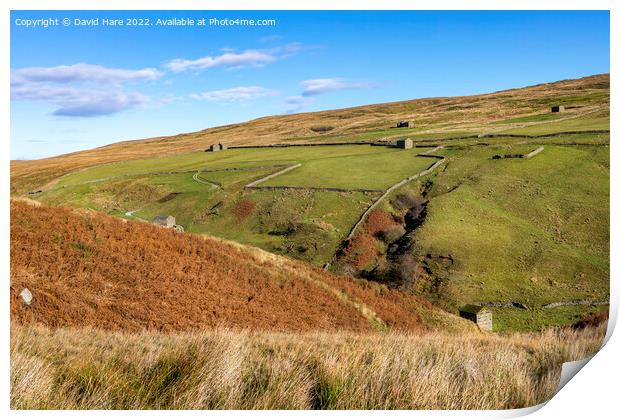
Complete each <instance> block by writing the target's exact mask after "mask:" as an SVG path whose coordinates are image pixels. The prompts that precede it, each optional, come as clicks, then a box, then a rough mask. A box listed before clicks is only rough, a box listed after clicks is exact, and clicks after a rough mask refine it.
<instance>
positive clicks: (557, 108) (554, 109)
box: [551, 105, 564, 112]
mask: <svg viewBox="0 0 620 420" xmlns="http://www.w3.org/2000/svg"><path fill="white" fill-rule="evenodd" d="M551 112H564V105H554V106H552V107H551Z"/></svg>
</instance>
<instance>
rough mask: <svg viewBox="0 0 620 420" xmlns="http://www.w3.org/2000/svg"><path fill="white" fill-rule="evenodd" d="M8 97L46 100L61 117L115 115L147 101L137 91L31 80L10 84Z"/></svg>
mask: <svg viewBox="0 0 620 420" xmlns="http://www.w3.org/2000/svg"><path fill="white" fill-rule="evenodd" d="M11 100H24V101H36V102H45V103H49V104H52V105H55V106H57V107H58V109H56V110H55V111H54V112H53V115H57V116H64V117H96V116H101V115H110V114H115V113H117V112H120V111H124V110H127V109H130V108H134V107H136V106H139V105H143V104H146V103H147V102H149V98H148V97H147V96H145V95H142V94H141V93H138V92H124V91H122V90H120V89H114V90H101V89H97V90H93V89H88V90H84V89H76V88H73V87H67V86H48V85H45V84H41V83H33V84H27V85H21V86H13V87H11Z"/></svg>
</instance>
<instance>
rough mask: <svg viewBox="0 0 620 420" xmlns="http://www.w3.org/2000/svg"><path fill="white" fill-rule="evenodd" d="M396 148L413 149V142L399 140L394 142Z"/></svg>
mask: <svg viewBox="0 0 620 420" xmlns="http://www.w3.org/2000/svg"><path fill="white" fill-rule="evenodd" d="M396 147H398V148H399V149H411V148H412V147H413V140H411V139H401V140H397V141H396Z"/></svg>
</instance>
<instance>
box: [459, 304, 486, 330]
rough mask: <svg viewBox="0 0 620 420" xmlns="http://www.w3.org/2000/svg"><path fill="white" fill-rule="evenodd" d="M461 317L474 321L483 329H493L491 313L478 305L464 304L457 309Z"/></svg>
mask: <svg viewBox="0 0 620 420" xmlns="http://www.w3.org/2000/svg"><path fill="white" fill-rule="evenodd" d="M459 315H460V316H461V318H465V319H468V320H470V321H472V322H475V323H476V324H477V325H478V327H480V329H481V330H483V331H493V313H492V312H491V310H490V309H488V308H485V307H484V306H480V305H465V306H463V307H462V308H461V309H460V310H459Z"/></svg>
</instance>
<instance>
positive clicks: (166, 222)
mask: <svg viewBox="0 0 620 420" xmlns="http://www.w3.org/2000/svg"><path fill="white" fill-rule="evenodd" d="M153 223H155V224H156V225H159V226H163V227H166V228H172V227H174V226H176V219H175V218H174V216H161V215H160V216H155V218H154V219H153Z"/></svg>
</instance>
